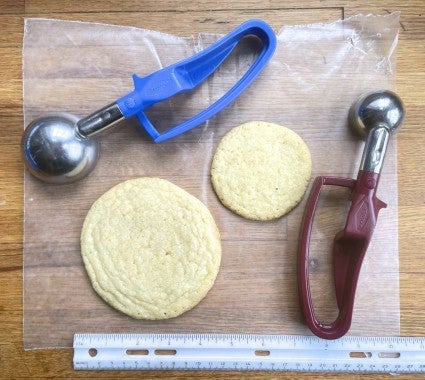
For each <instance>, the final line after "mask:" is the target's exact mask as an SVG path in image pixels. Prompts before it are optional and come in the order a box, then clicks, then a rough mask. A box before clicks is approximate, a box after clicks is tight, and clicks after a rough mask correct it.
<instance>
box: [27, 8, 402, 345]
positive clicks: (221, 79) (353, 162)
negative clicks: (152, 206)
mask: <svg viewBox="0 0 425 380" xmlns="http://www.w3.org/2000/svg"><path fill="white" fill-rule="evenodd" d="M398 18H399V15H398V14H397V13H396V14H391V15H387V16H373V15H369V16H363V15H358V16H355V17H352V18H350V19H348V20H343V21H337V22H335V23H332V24H312V25H298V26H288V27H282V29H281V30H280V31H279V33H278V35H277V36H278V47H277V51H276V53H275V55H274V57H273V59H272V60H271V62H270V63H269V64H268V66H267V68H266V69H265V71H264V72H263V73H262V74H261V75H260V76H259V77H258V79H257V80H256V81H255V82H254V84H253V85H252V86H251V87H250V88H249V89H248V90H247V91H246V92H245V93H244V94H242V96H241V97H240V98H238V99H237V101H236V102H235V103H234V104H233V105H232V106H230V107H228V108H226V109H225V110H223V111H222V112H221V113H220V114H218V115H217V116H216V117H214V118H212V119H210V120H209V121H208V122H207V123H205V124H203V125H201V126H199V127H197V128H196V129H194V130H192V131H189V132H187V133H186V134H184V135H182V136H179V137H177V138H175V139H173V140H171V141H169V142H165V143H162V144H159V145H156V144H154V143H153V142H152V141H151V140H150V139H149V138H148V136H147V134H146V133H145V132H144V131H143V130H142V131H141V130H140V129H139V127H138V126H137V122H136V121H135V120H130V121H127V122H125V123H122V124H121V125H120V126H119V127H117V128H116V129H114V130H113V131H111V132H110V133H109V134H107V135H105V136H103V137H102V140H101V156H100V160H99V163H98V165H97V167H96V169H95V170H94V172H93V173H92V174H91V175H90V176H89V177H88V178H86V179H85V180H83V181H80V182H78V183H75V184H70V185H64V186H52V185H46V184H43V183H41V182H39V181H38V180H36V179H34V178H33V177H31V175H29V174H27V173H26V175H25V222H24V223H25V224H24V344H25V348H26V349H34V348H46V347H70V346H71V345H72V338H73V334H74V333H76V332H80V333H81V332H90V333H101V332H102V333H113V332H114V333H119V332H128V333H153V332H159V333H167V332H168V333H170V332H175V333H259V334H311V333H310V331H309V330H308V329H307V328H306V326H305V325H304V324H303V319H302V315H301V312H300V308H299V302H298V294H297V282H296V281H297V279H296V257H297V243H298V234H299V228H300V223H301V217H302V213H303V210H304V203H305V200H304V201H303V202H302V203H301V204H300V205H299V206H298V207H297V208H296V209H294V210H293V211H292V212H291V213H290V214H289V215H287V216H285V217H283V218H281V219H279V220H276V221H272V222H266V223H264V222H253V221H247V220H244V219H242V218H241V217H239V216H237V215H235V214H233V213H231V212H230V211H228V210H227V209H226V208H224V207H223V206H222V205H221V204H220V202H219V201H218V199H217V197H216V196H215V194H214V192H213V190H212V186H211V183H210V175H209V170H210V163H211V158H212V155H213V154H214V151H215V148H216V146H217V144H218V143H219V141H220V139H221V138H222V136H223V135H224V134H225V133H226V132H228V131H229V130H230V129H231V128H233V127H235V126H236V125H238V124H240V123H243V122H246V121H250V120H264V121H269V122H275V123H279V124H282V125H284V126H287V127H289V128H291V129H293V130H294V131H296V132H297V133H299V134H300V135H301V136H302V138H303V139H304V140H305V141H306V143H307V144H308V146H309V148H310V150H311V154H312V159H313V174H312V178H314V177H315V176H316V175H338V176H346V177H352V178H355V176H356V173H357V170H358V166H359V161H360V157H361V153H362V150H363V142H362V141H360V140H359V139H357V138H356V137H355V136H353V135H352V134H351V133H350V131H349V129H348V127H347V113H348V109H349V107H350V105H351V104H352V102H353V101H354V100H355V99H356V98H357V97H358V96H359V95H360V94H361V93H363V92H364V91H366V90H373V89H381V88H389V89H391V88H393V85H394V76H395V60H394V55H395V54H394V52H395V49H396V46H397V36H398ZM235 26H236V25H235ZM228 29H229V30H228V31H230V29H231V27H229V28H228ZM220 32H223V33H224V32H227V30H226V31H224V30H220ZM218 37H219V36H218V35H211V34H201V35H199V36H191V37H187V38H182V37H175V36H172V35H166V34H161V33H158V32H155V31H149V30H142V29H135V28H129V27H120V26H113V25H103V24H93V23H81V22H69V21H60V20H47V19H27V20H26V22H25V35H24V50H23V80H24V116H25V125H27V124H28V122H30V121H31V120H32V119H34V118H35V117H38V116H42V115H43V114H45V113H46V112H53V111H64V112H71V113H74V114H76V115H78V116H79V117H84V116H86V115H88V114H89V113H91V112H93V111H95V110H96V109H99V108H101V107H103V106H104V105H106V104H108V103H110V102H112V101H114V100H115V99H117V98H118V97H120V96H122V95H124V94H126V93H127V92H129V91H131V90H132V81H131V75H132V74H133V73H137V74H138V75H140V76H143V75H147V74H149V73H151V72H152V71H155V70H158V69H160V68H162V67H164V66H167V65H169V64H171V63H174V62H176V61H178V60H180V59H183V58H185V57H188V56H190V55H193V54H194V53H196V52H197V51H199V50H201V49H203V48H204V47H206V46H207V45H209V44H210V43H212V42H214V41H215V40H216V39H217V38H218ZM252 59H253V54H252V53H247V52H245V53H244V49H240V51H239V53H237V54H234V55H233V56H232V57H231V58H229V61H228V62H226V64H225V65H224V66H223V67H222V68H220V69H219V70H218V71H217V72H216V73H215V74H214V76H213V77H212V78H211V79H209V80H208V81H206V82H205V84H203V85H202V86H201V87H200V88H199V89H197V90H196V91H195V92H194V93H193V94H188V95H185V96H179V97H177V98H176V99H172V100H171V101H169V102H166V103H164V104H162V105H159V106H157V107H154V109H152V110H151V111H150V113H149V114H150V116H151V118H152V119H153V120H155V123H156V124H158V125H160V126H163V127H164V128H165V127H167V126H171V125H172V124H173V123H175V122H176V121H178V120H182V119H184V118H185V117H187V116H188V115H190V114H194V113H196V112H198V111H199V110H201V109H203V108H204V107H206V106H207V105H208V104H210V103H211V101H213V100H214V99H217V98H218V97H220V96H221V94H222V93H223V91H225V89H227V88H229V86H230V85H231V84H232V83H234V81H235V78H237V77H239V76H240V75H241V74H242V73H243V72H244V71H245V70H246V68H247V67H248V66H249V64H250V63H251V62H252ZM396 162H397V161H396V138H394V137H393V138H392V140H391V143H390V147H389V150H388V153H387V158H386V161H385V164H384V171H383V174H382V177H381V183H380V188H379V196H380V198H381V199H383V200H384V201H385V202H387V203H388V208H386V209H384V210H382V211H381V213H380V216H379V219H378V224H377V228H376V232H375V234H374V238H373V241H372V243H371V246H370V248H369V250H368V253H367V256H366V259H365V262H364V264H363V268H362V272H361V275H360V281H359V285H358V291H357V298H356V303H355V309H354V318H353V324H352V328H351V330H350V332H349V334H353V335H398V334H399V277H398V240H397V239H398V233H397V166H396ZM141 176H157V177H161V178H165V179H167V180H169V181H172V182H173V183H175V184H176V185H178V186H180V187H182V188H183V189H185V190H187V191H188V192H190V193H191V194H193V195H194V196H196V197H198V198H199V199H200V200H201V201H202V202H204V204H205V205H206V206H207V207H208V208H209V209H210V210H211V212H212V214H213V216H214V218H215V220H216V222H217V224H218V227H219V229H220V232H221V235H222V246H223V257H222V265H221V270H220V273H219V275H218V278H217V281H216V283H215V285H214V287H213V289H212V290H211V291H210V292H209V294H208V295H207V297H206V298H205V299H204V300H203V301H202V302H201V303H200V304H199V305H198V306H197V307H195V308H194V309H193V310H191V311H189V312H187V313H185V314H184V315H182V316H180V317H178V318H175V319H171V320H165V321H159V322H154V321H140V320H133V319H131V318H130V317H127V316H125V315H123V314H121V313H119V312H118V311H116V310H114V309H112V308H111V307H109V306H108V305H107V304H105V303H104V302H103V301H102V300H101V299H100V298H99V297H98V296H97V295H96V293H95V292H94V291H93V289H92V287H91V285H90V283H89V280H88V277H87V275H86V273H85V269H84V266H83V263H82V259H81V256H80V245H79V236H80V230H81V226H82V223H83V220H84V217H85V215H86V213H87V211H88V209H89V208H90V206H91V204H92V203H93V202H94V201H95V200H96V199H97V198H98V197H99V196H100V195H101V194H103V193H104V192H105V191H106V190H108V189H109V188H110V187H112V186H113V185H115V184H117V183H119V182H121V181H124V180H127V179H130V178H135V177H141ZM325 195H326V194H325ZM346 197H347V194H340V193H336V194H335V195H332V196H328V197H327V196H325V197H324V198H323V201H322V202H321V207H320V211H319V214H318V216H317V218H316V222H315V229H314V234H313V242H312V247H311V249H312V253H311V266H312V269H311V271H312V274H311V283H312V288H313V295H314V299H315V303H316V306H317V309H318V313H319V316H320V315H321V316H323V318H328V319H329V318H332V316H333V315H335V305H334V301H333V295H332V294H333V289H332V277H331V273H330V256H331V255H330V244H331V240H332V237H333V235H334V234H335V233H336V231H338V229H340V228H341V227H342V225H343V224H344V216H345V214H344V210H345V209H346V207H347V199H346Z"/></svg>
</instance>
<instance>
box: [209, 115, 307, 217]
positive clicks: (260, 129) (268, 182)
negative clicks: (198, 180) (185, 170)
mask: <svg viewBox="0 0 425 380" xmlns="http://www.w3.org/2000/svg"><path fill="white" fill-rule="evenodd" d="M310 175H311V156H310V151H309V149H308V147H307V145H306V144H305V142H304V141H303V140H302V139H301V137H300V136H299V135H298V134H296V133H295V132H293V131H291V130H290V129H288V128H285V127H283V126H281V125H278V124H274V123H268V122H261V121H252V122H248V123H245V124H242V125H239V126H238V127H235V128H233V129H232V130H231V131H230V132H228V133H227V134H226V135H225V136H224V137H223V139H222V140H221V142H220V143H219V145H218V147H217V150H216V152H215V155H214V158H213V161H212V165H211V181H212V184H213V187H214V190H215V192H216V194H217V196H218V198H219V199H220V201H221V202H222V203H223V204H224V205H225V206H226V207H227V208H229V209H230V210H232V211H233V212H235V213H237V214H239V215H241V216H243V217H245V218H247V219H253V220H271V219H276V218H279V217H281V216H282V215H285V214H286V213H288V212H289V211H290V210H292V209H293V208H294V207H295V206H296V205H297V204H298V203H299V202H300V200H301V199H302V197H303V195H304V193H305V191H306V190H307V186H308V183H309V180H310Z"/></svg>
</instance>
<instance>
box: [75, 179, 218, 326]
mask: <svg viewBox="0 0 425 380" xmlns="http://www.w3.org/2000/svg"><path fill="white" fill-rule="evenodd" d="M81 253H82V257H83V260H84V264H85V267H86V270H87V273H88V275H89V277H90V280H91V283H92V285H93V288H94V289H95V290H96V292H97V293H98V294H99V295H100V296H101V297H102V298H103V299H104V300H105V301H106V302H107V303H108V304H110V305H111V306H113V307H114V308H116V309H118V310H120V311H122V312H123V313H125V314H127V315H130V316H131V317H133V318H140V319H165V318H171V317H176V316H178V315H180V314H182V313H183V312H185V311H187V310H189V309H191V308H193V307H194V306H195V305H197V304H198V303H199V302H200V301H201V300H202V298H204V297H205V295H206V294H207V292H208V291H209V290H210V288H211V287H212V285H213V283H214V281H215V278H216V276H217V273H218V270H219V266H220V259H221V243H220V236H219V232H218V229H217V226H216V224H215V222H214V219H213V217H212V216H211V214H210V212H209V211H208V209H207V208H206V207H205V206H204V204H203V203H202V202H200V201H199V200H198V199H197V198H195V197H193V196H192V195H190V194H189V193H187V192H186V191H185V190H183V189H181V188H179V187H178V186H176V185H174V184H172V183H171V182H168V181H166V180H163V179H159V178H139V179H134V180H129V181H126V182H123V183H120V184H118V185H116V186H115V187H113V188H112V189H110V190H109V191H107V192H106V193H105V194H103V195H102V196H101V197H100V198H99V199H98V200H97V201H96V202H95V203H94V204H93V206H92V207H91V209H90V210H89V212H88V214H87V216H86V219H85V221H84V225H83V229H82V233H81Z"/></svg>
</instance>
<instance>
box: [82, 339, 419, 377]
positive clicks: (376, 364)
mask: <svg viewBox="0 0 425 380" xmlns="http://www.w3.org/2000/svg"><path fill="white" fill-rule="evenodd" d="M90 352H91V355H90ZM74 368H75V369H85V370H89V369H135V368H136V369H227V370H229V369H233V370H255V369H257V370H280V371H302V370H304V371H310V372H313V371H318V372H323V371H330V372H394V373H409V372H425V338H407V337H406V338H398V337H394V338H392V337H346V338H341V339H339V340H336V341H325V340H321V339H319V338H317V337H313V336H295V335H288V336H276V335H270V336H269V335H244V334H238V335H232V334H225V335H220V334H182V335H179V334H123V335H120V334H106V335H105V334H76V335H75V337H74Z"/></svg>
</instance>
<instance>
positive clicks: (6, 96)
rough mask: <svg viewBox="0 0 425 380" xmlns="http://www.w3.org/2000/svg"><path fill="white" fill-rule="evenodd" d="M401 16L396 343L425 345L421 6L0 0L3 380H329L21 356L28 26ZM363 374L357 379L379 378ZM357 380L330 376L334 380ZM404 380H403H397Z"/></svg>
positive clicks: (203, 27) (159, 26)
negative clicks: (94, 366) (414, 340)
mask: <svg viewBox="0 0 425 380" xmlns="http://www.w3.org/2000/svg"><path fill="white" fill-rule="evenodd" d="M392 11H401V19H400V36H399V45H398V49H397V92H398V93H399V95H400V96H401V97H402V99H403V100H404V102H405V105H406V109H407V118H406V120H405V123H404V125H403V128H402V129H401V131H400V132H399V134H398V165H399V166H398V170H399V171H398V178H399V184H398V185H399V246H400V250H399V255H400V303H401V306H400V307H401V310H400V314H401V321H400V323H401V335H403V336H425V323H424V322H425V290H424V289H425V258H424V256H423V253H424V246H425V219H424V217H423V215H424V213H425V180H424V175H425V167H424V166H423V157H424V155H425V134H424V128H423V122H424V120H425V22H424V18H425V3H424V2H423V0H407V1H404V2H400V1H394V0H389V1H376V0H375V1H374V0H368V1H366V0H359V1H349V0H330V1H326V2H324V1H322V0H305V1H302V0H297V1H294V0H287V1H285V2H282V1H279V0H268V1H263V2H258V1H252V0H244V1H239V0H233V1H231V2H216V1H197V2H196V1H191V2H189V1H179V2H173V1H171V0H168V1H166V0H164V1H163V0H155V1H151V0H146V1H143V0H123V1H119V2H112V1H100V0H99V1H90V2H80V1H76V0H63V1H54V0H26V1H25V0H0V26H1V30H2V33H1V35H0V120H1V124H2V125H1V129H0V160H1V161H0V162H1V165H0V178H1V181H0V288H1V292H0V323H1V325H0V326H1V328H0V376H1V377H4V378H22V377H37V378H43V377H50V378H53V377H114V378H115V377H119V376H121V377H127V378H130V377H148V378H153V377H161V378H182V379H183V378H188V377H196V378H204V377H205V378H211V379H212V378H239V377H244V378H245V377H253V378H268V379H269V378H274V377H279V378H288V379H289V378H294V377H297V378H315V379H320V378H328V377H329V376H330V375H327V374H306V373H299V374H296V375H295V374H293V373H277V374H271V373H261V372H255V373H249V374H248V373H235V372H228V373H223V372H190V373H182V372H142V373H137V372H97V373H94V372H90V373H87V372H74V371H73V369H72V350H70V349H66V350H33V351H24V350H23V334H22V245H23V244H22V237H23V233H22V222H23V164H22V161H21V159H20V147H19V144H20V137H21V133H22V129H23V114H22V68H21V62H22V37H23V20H24V18H25V17H47V18H59V19H67V20H81V21H95V22H106V23H112V24H120V25H128V26H136V27H143V28H147V29H154V30H158V31H163V32H167V33H171V34H176V35H182V36H185V35H191V34H194V33H197V32H208V31H211V32H217V31H221V30H223V24H228V27H227V26H226V28H225V29H226V30H230V29H231V27H233V26H236V25H237V24H238V23H239V22H241V21H243V20H245V19H248V18H252V17H256V18H262V19H264V20H266V21H267V22H269V23H270V24H271V25H272V26H273V27H274V28H275V30H276V31H277V30H278V28H279V27H280V26H282V25H284V24H299V23H312V22H331V21H334V20H337V19H340V18H346V17H348V16H351V15H354V14H357V13H375V14H387V13H389V12H392ZM388 376H389V375H368V376H362V378H363V377H364V378H375V379H379V378H384V377H388ZM339 377H341V378H350V377H354V375H343V374H339V375H332V378H339ZM398 378H401V379H407V378H410V376H400V377H398Z"/></svg>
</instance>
